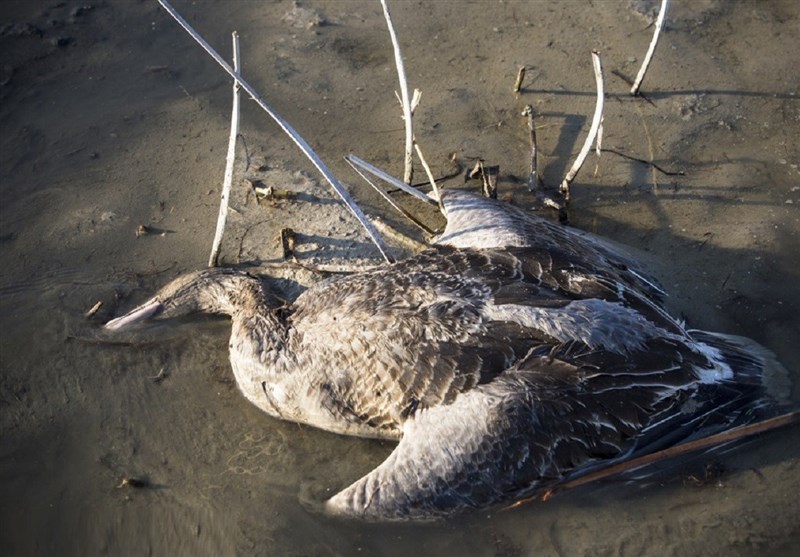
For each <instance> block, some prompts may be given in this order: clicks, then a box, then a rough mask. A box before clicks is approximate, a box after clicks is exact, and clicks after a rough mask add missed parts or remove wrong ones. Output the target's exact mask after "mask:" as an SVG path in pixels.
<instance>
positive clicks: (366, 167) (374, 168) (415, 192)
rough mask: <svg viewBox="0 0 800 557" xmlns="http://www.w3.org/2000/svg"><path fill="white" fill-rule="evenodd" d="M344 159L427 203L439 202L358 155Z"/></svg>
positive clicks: (434, 203)
mask: <svg viewBox="0 0 800 557" xmlns="http://www.w3.org/2000/svg"><path fill="white" fill-rule="evenodd" d="M344 160H346V161H347V162H350V163H352V164H354V165H356V166H357V167H359V168H360V169H362V170H365V171H367V172H369V173H370V174H372V175H373V176H376V177H378V178H380V179H381V180H383V181H384V182H386V183H388V184H391V185H393V186H394V187H396V188H399V189H401V190H403V191H404V192H406V193H408V194H411V195H413V196H414V197H416V198H417V199H421V200H422V201H426V202H427V203H431V204H433V205H436V204H438V203H439V201H438V200H437V199H436V198H435V197H434V196H432V195H430V194H427V193H424V192H421V191H419V190H418V189H416V188H413V187H411V186H409V185H408V184H406V183H405V182H403V181H401V180H398V179H397V178H395V177H394V176H392V175H391V174H389V173H388V172H384V171H383V170H381V169H380V168H378V167H377V166H374V165H371V164H370V163H368V162H367V161H365V160H362V159H360V158H359V157H357V156H355V155H353V154H350V155H347V156H346V157H345V158H344Z"/></svg>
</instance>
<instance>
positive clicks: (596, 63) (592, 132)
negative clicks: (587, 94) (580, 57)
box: [558, 50, 605, 202]
mask: <svg viewBox="0 0 800 557" xmlns="http://www.w3.org/2000/svg"><path fill="white" fill-rule="evenodd" d="M592 66H593V67H594V79H595V83H596V85H597V104H596V105H595V107H594V117H593V118H592V127H591V128H589V135H588V136H587V137H586V141H585V142H584V143H583V147H581V150H580V153H578V156H577V158H576V159H575V162H573V163H572V166H571V167H570V169H569V172H567V175H566V176H565V177H564V180H563V181H562V182H561V185H560V186H559V187H558V191H559V192H561V195H562V196H563V197H564V201H565V202H569V185H570V184H571V183H572V181H573V180H574V179H575V176H577V175H578V171H579V170H580V169H581V166H583V161H584V160H585V159H586V155H588V154H589V150H590V149H591V148H592V143H594V140H595V138H596V137H597V131H598V130H599V129H600V123H601V122H602V121H603V100H604V97H605V93H604V91H603V65H602V64H601V63H600V53H599V52H597V51H596V50H593V51H592Z"/></svg>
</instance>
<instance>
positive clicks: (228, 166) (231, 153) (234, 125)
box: [208, 31, 240, 267]
mask: <svg viewBox="0 0 800 557" xmlns="http://www.w3.org/2000/svg"><path fill="white" fill-rule="evenodd" d="M231 37H232V40H233V69H234V71H235V72H236V73H239V70H240V58H239V33H237V32H236V31H234V32H233V33H231ZM239 89H240V87H239V83H238V82H237V81H236V80H234V81H233V109H232V110H231V135H230V137H229V138H228V157H227V158H226V159H225V178H224V179H223V181H222V199H221V200H220V203H219V217H217V230H216V232H215V233H214V243H213V244H211V255H210V256H209V258H208V266H209V267H216V266H217V258H218V257H219V248H220V245H221V244H222V234H223V233H224V232H225V221H227V220H228V202H229V201H230V197H231V185H232V184H233V163H234V162H235V161H236V138H237V136H238V135H239V97H240V95H239Z"/></svg>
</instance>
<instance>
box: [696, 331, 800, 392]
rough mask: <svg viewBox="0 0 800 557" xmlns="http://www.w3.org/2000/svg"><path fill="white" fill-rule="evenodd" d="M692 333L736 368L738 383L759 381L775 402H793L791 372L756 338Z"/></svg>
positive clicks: (735, 373)
mask: <svg viewBox="0 0 800 557" xmlns="http://www.w3.org/2000/svg"><path fill="white" fill-rule="evenodd" d="M689 334H690V335H691V336H692V338H694V339H695V340H697V341H700V342H703V343H705V344H708V345H710V346H713V347H714V348H716V349H717V350H719V351H720V353H721V355H722V357H723V358H724V359H725V362H726V363H727V364H728V365H729V366H730V367H731V369H733V372H734V381H736V382H739V383H748V382H751V381H752V382H756V383H758V384H760V385H761V386H762V387H763V389H764V393H765V394H766V395H767V396H768V397H769V398H771V399H773V400H774V401H775V402H777V403H785V402H788V401H789V397H790V395H791V392H792V382H791V379H790V377H789V372H788V370H787V369H786V368H785V367H783V365H782V364H781V363H780V362H779V361H778V360H777V358H776V357H775V354H774V353H773V352H772V351H771V350H768V349H767V348H764V347H763V346H762V345H760V344H759V343H757V342H756V341H754V340H752V339H749V338H746V337H741V336H737V335H729V334H724V333H711V332H708V331H700V330H691V331H689Z"/></svg>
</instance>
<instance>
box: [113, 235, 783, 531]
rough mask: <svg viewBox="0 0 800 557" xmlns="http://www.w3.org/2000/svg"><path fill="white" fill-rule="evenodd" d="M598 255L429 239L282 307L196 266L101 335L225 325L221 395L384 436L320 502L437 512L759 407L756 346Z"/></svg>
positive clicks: (333, 506)
mask: <svg viewBox="0 0 800 557" xmlns="http://www.w3.org/2000/svg"><path fill="white" fill-rule="evenodd" d="M584 251H585V250H584ZM596 255H597V252H594V251H593V252H591V253H590V254H589V256H585V254H583V253H582V252H581V250H574V249H568V250H564V249H561V248H559V247H557V246H548V247H547V248H541V247H506V248H498V249H473V248H461V249H459V248H453V247H446V246H438V247H434V248H433V249H431V250H429V251H426V252H423V253H421V254H419V255H417V256H415V257H412V258H409V259H407V260H404V261H401V262H398V263H396V264H393V265H389V266H386V267H382V268H380V269H377V270H372V271H366V272H361V273H356V274H352V275H349V276H345V277H342V278H337V279H332V280H328V281H324V282H322V283H318V284H317V285H315V286H312V287H311V288H309V289H308V290H307V291H305V292H304V293H303V294H301V295H300V296H299V297H298V298H297V299H296V300H295V301H294V302H293V303H292V304H290V305H288V306H286V305H283V304H281V303H280V302H278V301H277V299H276V298H275V297H274V296H272V294H271V293H270V291H269V288H268V287H267V286H266V285H265V283H264V282H263V281H262V280H261V279H259V278H257V277H254V276H250V275H248V274H246V273H242V272H239V271H233V270H226V269H209V270H205V271H200V272H198V273H193V274H191V275H188V276H185V277H181V278H178V279H176V281H174V282H173V283H171V284H169V285H167V286H166V287H165V288H164V289H162V291H161V292H159V293H158V294H157V295H156V296H155V297H154V298H153V299H151V300H149V301H148V302H146V303H145V304H143V305H142V306H140V307H139V308H137V309H135V310H133V311H132V312H130V313H129V314H127V315H126V316H123V317H121V318H118V319H115V320H113V321H111V322H109V323H108V324H107V327H108V328H110V329H119V328H124V327H127V326H130V325H132V324H134V323H136V322H139V321H142V320H143V319H152V318H165V317H172V316H175V315H179V314H182V313H186V312H188V311H206V312H212V313H225V314H228V315H230V316H231V318H232V322H233V324H232V335H231V342H230V358H231V364H232V367H233V371H234V374H235V376H236V380H237V384H238V385H239V388H240V389H241V390H242V392H243V393H244V395H245V396H246V397H247V398H248V399H249V400H250V401H251V402H253V403H254V404H256V405H257V406H258V407H259V408H261V409H263V410H264V411H266V412H267V413H269V414H271V415H273V416H275V417H277V418H280V419H286V420H291V421H296V422H300V423H306V424H309V425H312V426H315V427H319V428H321V429H325V430H327V431H332V432H335V433H341V434H347V435H357V436H361V437H373V438H384V439H400V443H399V445H398V446H397V448H396V449H395V451H394V452H393V453H392V454H391V455H390V456H389V458H388V459H387V460H386V461H385V462H384V463H383V464H381V465H380V466H378V467H377V468H376V469H375V470H373V471H372V472H370V473H369V474H367V475H366V476H365V477H363V478H361V479H360V480H358V481H356V482H355V483H354V484H353V485H351V486H350V487H348V488H346V489H344V490H343V491H341V492H340V493H338V494H337V495H335V496H334V497H333V498H331V499H330V500H329V501H328V502H327V503H326V508H327V509H328V511H330V512H331V513H334V514H338V515H345V516H356V517H362V518H367V519H374V520H406V519H426V518H435V517H441V516H447V515H450V514H452V513H455V512H459V511H463V510H465V509H470V508H482V507H486V506H490V505H494V504H498V503H503V502H509V501H511V500H514V499H516V498H518V497H523V496H526V495H528V494H530V493H531V492H532V491H534V490H536V489H540V488H542V487H547V486H550V485H556V484H558V483H559V482H561V481H564V480H566V479H569V478H571V477H575V476H576V475H580V474H583V473H586V472H588V471H591V470H594V469H597V468H599V467H602V466H607V465H609V464H611V463H615V462H619V461H622V460H625V459H628V458H632V457H634V456H636V455H640V454H644V453H646V452H650V451H653V450H659V449H660V448H663V447H665V446H670V445H671V444H675V443H677V442H680V441H683V440H685V439H688V438H692V437H693V436H698V435H706V434H710V433H714V432H717V431H722V430H724V429H727V428H730V427H732V426H734V425H738V424H740V423H747V422H748V421H751V420H753V419H756V418H758V417H759V416H760V415H761V414H760V413H761V412H762V410H763V409H764V408H768V407H770V406H771V405H772V404H773V402H772V398H771V396H770V394H769V393H768V392H767V390H768V389H767V387H766V386H765V384H764V378H765V370H767V369H768V368H769V369H780V368H779V366H778V364H777V363H776V362H774V359H773V358H771V356H769V354H768V353H767V352H766V351H765V350H763V349H760V348H759V347H757V345H755V343H753V342H752V341H749V340H746V339H741V338H739V337H731V336H726V335H719V334H713V333H706V332H702V331H692V330H687V329H685V328H684V327H683V325H682V324H681V323H680V322H678V321H677V320H675V319H673V318H671V317H670V316H669V315H668V314H667V313H666V312H665V311H664V309H663V308H662V307H661V306H660V304H659V303H658V302H657V301H655V300H653V299H652V298H651V297H650V296H649V295H648V293H649V292H650V288H649V286H647V285H645V286H643V287H642V288H641V289H640V288H639V286H641V285H637V283H636V281H633V282H629V281H626V278H627V277H626V276H625V273H626V272H627V267H618V266H617V265H610V266H609V265H598V266H597V267H596V268H593V267H592V266H591V265H590V263H593V260H592V258H594V257H595V256H596ZM603 257H606V256H605V255H603ZM587 261H588V262H589V263H587ZM620 273H622V275H621V274H620ZM643 290H644V291H643ZM777 375H778V376H780V375H781V374H780V373H778V374H777Z"/></svg>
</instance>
